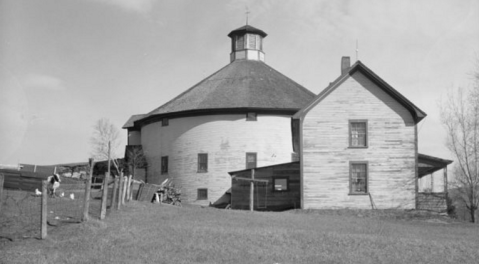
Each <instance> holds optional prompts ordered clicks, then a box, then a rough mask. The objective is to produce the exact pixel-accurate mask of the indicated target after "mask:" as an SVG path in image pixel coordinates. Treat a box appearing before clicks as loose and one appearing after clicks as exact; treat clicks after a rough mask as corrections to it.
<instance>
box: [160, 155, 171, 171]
mask: <svg viewBox="0 0 479 264" xmlns="http://www.w3.org/2000/svg"><path fill="white" fill-rule="evenodd" d="M165 160H166V163H164V161H165ZM168 162H169V159H168V156H161V174H168Z"/></svg>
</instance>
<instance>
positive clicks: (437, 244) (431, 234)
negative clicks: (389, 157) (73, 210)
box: [0, 201, 479, 264]
mask: <svg viewBox="0 0 479 264" xmlns="http://www.w3.org/2000/svg"><path fill="white" fill-rule="evenodd" d="M48 234H49V236H48V238H47V239H46V240H43V241H42V240H35V239H28V240H16V241H13V242H10V241H2V240H0V258H1V260H0V262H2V263H461V264H463V263H477V262H478V260H479V249H478V246H479V225H473V224H468V223H459V222H455V221H452V220H449V219H447V218H445V217H440V216H435V217H433V216H430V215H428V214H424V213H414V212H398V211H348V210H340V211H333V210H326V211H309V210H305V211H301V210H297V211H288V212H281V213H271V212H248V211H235V210H218V209H213V208H199V207H189V206H185V207H183V208H179V207H173V206H166V205H164V206H159V205H155V204H150V203H140V202H136V201H133V202H131V203H129V204H128V205H126V206H125V207H124V209H123V210H121V211H112V212H111V214H110V215H109V216H108V217H107V219H106V220H105V221H99V220H91V221H89V222H87V223H82V224H65V225H62V226H58V227H50V228H49V230H48Z"/></svg>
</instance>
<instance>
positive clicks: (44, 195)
mask: <svg viewBox="0 0 479 264" xmlns="http://www.w3.org/2000/svg"><path fill="white" fill-rule="evenodd" d="M47 185H48V182H47V181H42V217H41V221H42V225H41V239H45V238H46V237H47V216H48V208H47V197H48V192H47Z"/></svg>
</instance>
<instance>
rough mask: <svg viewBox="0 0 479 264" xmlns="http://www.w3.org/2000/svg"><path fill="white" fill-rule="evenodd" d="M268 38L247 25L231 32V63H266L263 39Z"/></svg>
mask: <svg viewBox="0 0 479 264" xmlns="http://www.w3.org/2000/svg"><path fill="white" fill-rule="evenodd" d="M266 36H267V34H266V33H264V31H262V30H260V29H257V28H254V27H252V26H250V25H246V26H243V27H240V28H238V29H235V30H233V31H231V32H230V33H229V34H228V37H230V38H231V54H230V60H231V62H233V61H235V60H256V61H258V60H259V61H264V52H263V38H265V37H266Z"/></svg>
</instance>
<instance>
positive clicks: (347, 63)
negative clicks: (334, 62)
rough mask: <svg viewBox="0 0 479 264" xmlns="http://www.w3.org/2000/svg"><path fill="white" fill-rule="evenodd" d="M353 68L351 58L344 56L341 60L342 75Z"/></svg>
mask: <svg viewBox="0 0 479 264" xmlns="http://www.w3.org/2000/svg"><path fill="white" fill-rule="evenodd" d="M349 67H351V59H350V58H349V57H346V56H343V57H342V58H341V75H343V74H344V73H345V72H347V71H348V70H349Z"/></svg>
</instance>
